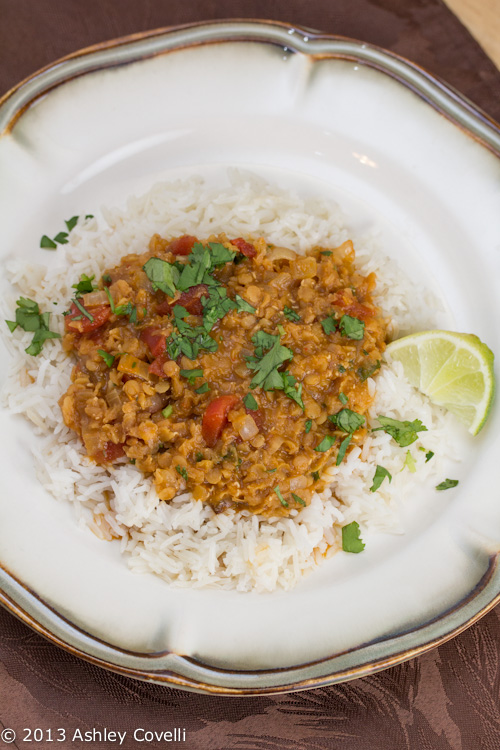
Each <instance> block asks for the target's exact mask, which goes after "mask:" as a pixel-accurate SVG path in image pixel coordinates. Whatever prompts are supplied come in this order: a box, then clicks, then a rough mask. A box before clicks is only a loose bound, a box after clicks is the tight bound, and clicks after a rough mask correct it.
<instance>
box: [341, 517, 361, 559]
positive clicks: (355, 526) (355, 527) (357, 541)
mask: <svg viewBox="0 0 500 750" xmlns="http://www.w3.org/2000/svg"><path fill="white" fill-rule="evenodd" d="M364 548H365V544H364V542H363V540H362V539H361V535H360V533H359V523H358V522H357V521H353V522H352V523H348V524H347V526H342V549H343V550H344V552H354V553H358V552H362V551H363V550H364Z"/></svg>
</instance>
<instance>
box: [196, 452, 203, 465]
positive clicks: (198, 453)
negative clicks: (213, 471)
mask: <svg viewBox="0 0 500 750" xmlns="http://www.w3.org/2000/svg"><path fill="white" fill-rule="evenodd" d="M194 458H195V461H196V463H197V464H198V463H199V462H200V461H203V453H202V452H201V451H196V455H195V457H194Z"/></svg>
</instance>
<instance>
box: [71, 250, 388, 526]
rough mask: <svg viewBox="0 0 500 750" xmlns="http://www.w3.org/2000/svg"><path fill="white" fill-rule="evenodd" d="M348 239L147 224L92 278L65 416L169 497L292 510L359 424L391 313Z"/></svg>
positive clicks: (76, 319) (89, 447)
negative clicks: (144, 245)
mask: <svg viewBox="0 0 500 750" xmlns="http://www.w3.org/2000/svg"><path fill="white" fill-rule="evenodd" d="M354 260H355V254H354V249H353V246H352V243H351V242H350V241H347V242H345V243H344V244H343V245H341V246H340V247H336V248H324V247H315V248H312V249H311V250H310V251H308V252H307V253H306V254H305V255H297V254H296V253H295V252H293V251H292V250H290V249H288V248H284V247H276V246H272V245H268V244H267V243H266V241H265V239H263V238H260V239H258V240H256V241H253V242H249V241H246V240H244V239H242V238H237V239H233V240H229V239H228V238H227V237H226V236H225V235H218V236H214V237H210V238H209V239H208V240H206V241H205V240H204V241H198V240H197V239H196V238H195V237H191V236H182V237H178V238H175V239H168V240H167V239H163V238H161V237H160V236H158V235H155V236H153V237H152V239H151V241H150V244H149V249H148V251H147V252H145V253H144V254H142V255H128V256H126V257H124V258H123V259H122V261H121V263H120V264H119V265H118V266H116V267H114V268H112V269H109V270H108V271H107V272H106V273H105V274H104V275H103V277H102V279H101V280H100V281H99V282H98V283H97V284H96V285H94V283H93V279H89V278H87V277H82V280H81V281H80V282H79V283H78V284H75V288H76V289H77V292H76V296H75V300H74V301H73V302H72V304H71V307H70V309H69V310H68V312H67V313H66V318H65V328H66V334H65V336H64V340H63V346H64V348H65V350H66V351H67V352H68V353H71V354H72V355H73V356H74V357H75V358H76V365H75V367H74V370H73V373H72V384H71V385H70V387H69V389H68V391H67V392H66V393H65V394H64V396H63V397H62V398H61V401H60V404H61V409H62V414H63V418H64V421H65V423H66V424H67V425H68V426H69V427H70V428H71V429H73V430H74V431H75V432H76V433H77V434H78V435H79V436H80V437H81V439H82V441H83V444H84V446H85V449H86V452H87V454H88V455H89V457H90V458H91V459H93V460H94V461H96V462H97V463H100V464H110V463H114V462H115V461H124V460H128V461H130V462H132V463H134V464H135V465H136V467H137V468H138V469H139V470H141V471H142V472H144V474H146V475H147V476H151V477H152V478H153V480H154V484H155V487H156V490H157V492H158V496H159V498H160V499H161V500H165V501H169V500H171V499H172V498H173V497H174V496H175V495H177V494H179V493H181V492H184V491H190V492H192V494H193V496H194V498H195V499H198V500H202V501H204V502H208V503H210V504H211V505H212V506H213V507H214V509H215V510H216V511H217V512H221V511H223V510H225V509H226V508H237V509H240V510H243V509H244V510H248V511H251V512H254V513H260V514H263V515H267V516H271V515H273V516H276V515H288V514H289V513H290V511H291V510H292V509H299V508H300V506H302V505H307V504H308V503H309V502H310V499H311V496H312V493H313V491H321V490H323V489H324V487H325V481H324V480H323V479H322V470H323V469H324V468H325V467H326V466H328V465H331V464H332V463H335V461H337V462H340V461H341V460H343V459H344V455H345V452H346V450H348V449H349V446H350V445H352V444H356V443H357V442H360V441H361V440H362V439H363V437H364V435H365V427H364V423H365V421H364V419H363V417H364V416H365V415H366V412H367V410H368V408H369V406H370V404H371V400H372V399H371V396H370V393H369V390H368V383H367V379H368V377H369V376H370V375H372V374H373V373H374V372H375V371H376V370H377V368H378V367H379V366H380V360H381V357H382V353H383V351H384V348H385V339H386V332H387V321H386V320H385V319H384V318H383V317H382V315H381V312H380V310H379V308H377V307H376V305H375V304H374V302H373V300H372V296H371V294H372V292H373V290H374V288H375V282H376V278H375V274H373V273H371V274H369V275H368V276H366V277H365V276H362V275H361V274H360V273H358V272H357V271H356V269H355V266H354Z"/></svg>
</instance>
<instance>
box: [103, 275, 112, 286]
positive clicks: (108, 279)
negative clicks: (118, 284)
mask: <svg viewBox="0 0 500 750" xmlns="http://www.w3.org/2000/svg"><path fill="white" fill-rule="evenodd" d="M102 280H103V283H104V284H106V285H107V284H111V282H112V278H111V276H110V275H109V273H105V274H104V276H103V277H102Z"/></svg>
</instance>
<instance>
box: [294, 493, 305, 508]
mask: <svg viewBox="0 0 500 750" xmlns="http://www.w3.org/2000/svg"><path fill="white" fill-rule="evenodd" d="M292 497H293V499H294V500H295V502H296V503H298V504H299V505H303V506H304V507H305V505H306V503H305V501H304V500H302V498H301V497H300V496H299V495H296V494H295V492H292Z"/></svg>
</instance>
